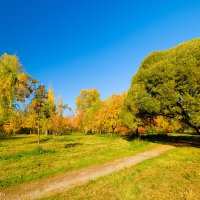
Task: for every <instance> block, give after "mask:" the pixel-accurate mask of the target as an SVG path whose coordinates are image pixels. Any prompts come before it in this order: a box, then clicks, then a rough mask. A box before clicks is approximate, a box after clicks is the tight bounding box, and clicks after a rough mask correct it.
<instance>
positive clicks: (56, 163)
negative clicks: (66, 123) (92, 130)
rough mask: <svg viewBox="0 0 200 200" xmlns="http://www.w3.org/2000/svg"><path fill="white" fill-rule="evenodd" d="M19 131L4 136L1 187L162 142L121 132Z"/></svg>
mask: <svg viewBox="0 0 200 200" xmlns="http://www.w3.org/2000/svg"><path fill="white" fill-rule="evenodd" d="M41 141H42V142H41V145H40V147H38V144H37V136H36V135H16V136H13V137H10V138H7V139H3V140H2V139H1V140H0V188H6V187H9V186H12V185H16V184H19V183H23V182H30V181H33V180H38V179H41V178H44V177H49V176H53V175H56V174H61V173H64V172H69V171H72V170H75V169H79V168H83V167H87V166H90V165H95V164H98V163H105V162H108V161H110V160H113V159H117V158H121V157H124V156H128V155H134V154H136V153H138V152H141V151H145V150H148V149H151V148H153V147H155V146H158V145H159V144H156V143H151V142H147V141H140V142H137V141H135V142H134V141H127V140H125V139H123V138H120V137H118V136H106V135H104V136H98V135H87V136H85V135H83V134H77V133H76V134H71V135H67V136H42V140H41Z"/></svg>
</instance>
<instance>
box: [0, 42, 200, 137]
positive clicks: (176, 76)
mask: <svg viewBox="0 0 200 200" xmlns="http://www.w3.org/2000/svg"><path fill="white" fill-rule="evenodd" d="M199 66H200V39H196V40H192V41H189V42H186V43H183V44H181V45H179V46H177V47H175V48H172V49H170V50H166V51H161V52H153V53H152V54H150V55H149V56H147V58H145V60H144V61H143V62H142V64H141V66H140V68H139V70H138V72H137V73H136V74H135V75H134V76H133V79H132V83H131V87H130V89H129V91H128V92H123V93H121V94H113V95H111V96H110V97H109V98H107V99H105V100H102V99H101V98H100V93H99V92H98V90H97V89H90V90H88V89H84V90H82V91H81V92H80V94H79V95H78V96H77V98H76V110H75V111H72V110H71V109H70V108H69V107H68V106H67V105H66V104H64V103H63V101H62V98H61V97H60V98H59V100H58V102H57V103H56V100H55V96H54V92H53V89H52V88H50V89H49V90H48V91H47V90H46V89H45V86H44V85H43V84H41V83H39V82H38V81H37V80H36V79H34V78H32V77H31V76H30V75H29V74H27V73H26V72H25V71H24V69H23V68H22V66H21V64H20V62H19V60H18V58H17V56H16V55H8V54H4V55H2V56H1V57H0V131H1V134H2V135H6V134H11V133H29V134H32V133H38V136H40V133H43V134H55V135H61V134H65V133H68V132H75V131H79V132H84V133H85V134H94V133H99V134H105V133H106V134H108V133H110V134H120V135H123V134H136V135H138V136H139V135H140V134H141V133H144V132H153V133H166V132H176V131H178V132H180V131H184V129H194V130H195V131H196V132H197V133H199V132H200V131H199V130H200V119H199V117H200V109H199V108H200V81H199V80H200V79H199V77H200V67H199ZM65 109H68V113H70V114H69V115H68V116H65V115H64V114H63V113H64V110H65Z"/></svg>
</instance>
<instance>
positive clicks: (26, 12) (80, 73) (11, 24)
mask: <svg viewBox="0 0 200 200" xmlns="http://www.w3.org/2000/svg"><path fill="white" fill-rule="evenodd" d="M0 20H1V23H0V24H1V25H0V54H3V52H7V53H9V54H14V53H16V54H17V55H18V56H19V58H20V61H21V63H22V64H23V66H24V67H25V68H26V71H27V72H28V73H29V74H31V75H32V76H33V77H35V78H37V79H38V80H40V81H41V82H42V83H44V84H45V85H46V86H47V88H48V86H49V85H52V86H53V88H54V91H55V94H56V96H58V95H62V96H63V99H64V102H65V103H67V104H69V105H70V106H72V107H74V104H75V98H76V96H77V95H78V94H79V92H80V90H81V89H91V88H97V89H98V90H99V91H100V93H101V97H102V98H103V99H104V98H106V97H108V96H110V95H111V94H112V93H120V92H121V91H125V90H128V88H129V86H130V81H131V78H132V76H133V75H134V73H135V72H136V71H137V69H138V67H139V65H140V63H141V61H142V60H143V58H144V57H145V56H146V55H148V54H149V53H150V52H152V51H154V50H163V49H167V48H170V47H172V46H174V45H177V44H178V43H181V42H183V41H187V40H190V39H193V38H197V37H200V1H193V0H187V1H186V0H180V1H177V0H166V1H164V0H163V1H162V0H159V1H156V0H146V1H144V0H0Z"/></svg>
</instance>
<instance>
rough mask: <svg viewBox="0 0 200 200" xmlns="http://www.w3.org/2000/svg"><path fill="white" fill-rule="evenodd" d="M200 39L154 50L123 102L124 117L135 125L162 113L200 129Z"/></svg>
mask: <svg viewBox="0 0 200 200" xmlns="http://www.w3.org/2000/svg"><path fill="white" fill-rule="evenodd" d="M199 58H200V39H195V40H191V41H189V42H185V43H183V44H181V45H179V46H177V47H174V48H172V49H170V50H166V51H161V52H154V53H152V54H150V55H149V56H147V58H145V60H144V61H143V62H142V64H141V66H140V68H139V70H138V72H137V73H136V74H135V76H134V77H133V80H132V83H131V88H130V90H129V91H128V95H127V97H126V99H125V101H124V105H123V108H122V113H121V119H122V121H123V123H124V124H125V125H126V126H128V127H130V128H136V127H137V126H139V125H142V124H144V123H145V121H146V120H147V119H148V118H155V117H157V116H163V117H166V118H173V119H175V120H178V121H180V122H182V123H185V124H187V125H189V126H190V127H192V128H193V129H195V130H196V132H197V133H199V130H200V79H199V77H200V67H199V66H200V59H199Z"/></svg>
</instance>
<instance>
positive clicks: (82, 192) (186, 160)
mask: <svg viewBox="0 0 200 200" xmlns="http://www.w3.org/2000/svg"><path fill="white" fill-rule="evenodd" d="M199 190H200V149H199V148H194V147H177V148H176V149H174V150H172V151H170V152H169V153H168V154H165V155H161V156H159V157H156V158H154V159H150V160H146V161H144V162H142V163H140V164H138V165H136V166H133V167H131V168H129V169H125V170H123V171H121V172H118V173H113V174H111V175H108V176H105V177H102V178H99V179H97V180H93V181H90V182H89V183H87V184H83V185H80V186H76V187H74V188H71V189H70V190H68V191H66V192H64V193H62V194H56V195H54V196H51V197H49V198H44V199H46V200H47V199H48V200H51V199H52V200H58V199H68V200H72V199H73V200H102V199H109V200H118V199H119V200H122V199H124V200H143V199H146V200H165V199H170V200H177V199H178V200H197V199H200V192H199Z"/></svg>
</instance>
